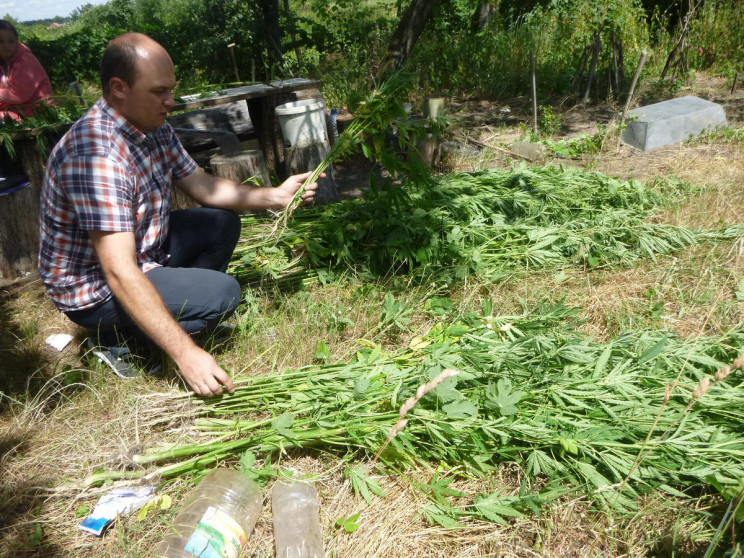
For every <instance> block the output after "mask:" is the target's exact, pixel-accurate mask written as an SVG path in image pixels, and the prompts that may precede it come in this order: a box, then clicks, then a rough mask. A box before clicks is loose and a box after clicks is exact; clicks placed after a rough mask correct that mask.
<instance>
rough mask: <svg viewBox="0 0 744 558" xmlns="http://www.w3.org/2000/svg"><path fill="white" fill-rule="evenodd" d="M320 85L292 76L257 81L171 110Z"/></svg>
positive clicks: (229, 101)
mask: <svg viewBox="0 0 744 558" xmlns="http://www.w3.org/2000/svg"><path fill="white" fill-rule="evenodd" d="M321 85H323V82H321V81H319V80H311V79H304V78H293V79H287V80H281V81H272V82H271V83H268V84H267V83H259V84H256V85H246V86H243V87H232V88H230V89H225V94H224V95H215V96H214V97H206V98H204V99H194V100H193V101H186V102H184V103H178V104H176V106H175V107H173V112H177V111H180V110H188V109H194V108H202V107H213V106H217V105H224V104H226V103H232V102H234V101H242V100H248V99H257V98H260V97H266V96H267V95H278V94H280V93H291V92H292V91H299V90H301V89H311V88H313V87H320V86H321Z"/></svg>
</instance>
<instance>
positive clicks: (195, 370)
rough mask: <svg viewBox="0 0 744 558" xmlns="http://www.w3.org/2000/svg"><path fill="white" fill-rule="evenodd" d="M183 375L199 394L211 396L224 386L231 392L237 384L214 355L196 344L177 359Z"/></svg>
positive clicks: (218, 393) (217, 393)
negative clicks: (234, 383)
mask: <svg viewBox="0 0 744 558" xmlns="http://www.w3.org/2000/svg"><path fill="white" fill-rule="evenodd" d="M176 364H177V365H178V368H179V369H180V370H181V375H182V376H183V377H184V379H185V380H186V381H187V382H188V384H189V385H190V386H191V389H193V390H194V393H196V394H197V395H203V396H205V397H209V396H211V395H220V394H221V393H222V386H225V388H227V391H229V392H230V393H232V392H234V391H235V386H234V385H233V383H232V380H231V379H230V376H228V375H227V372H225V371H224V370H223V369H222V368H220V366H219V365H218V364H217V361H216V360H214V357H213V356H212V355H210V354H209V353H208V352H206V351H205V350H203V349H201V348H199V347H196V346H194V348H193V349H192V350H190V351H189V352H188V353H187V354H185V355H183V357H182V358H179V359H178V361H176Z"/></svg>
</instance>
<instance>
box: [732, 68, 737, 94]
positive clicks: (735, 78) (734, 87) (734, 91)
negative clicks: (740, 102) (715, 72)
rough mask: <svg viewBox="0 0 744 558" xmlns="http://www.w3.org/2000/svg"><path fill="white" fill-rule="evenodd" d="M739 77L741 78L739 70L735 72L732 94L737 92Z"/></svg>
mask: <svg viewBox="0 0 744 558" xmlns="http://www.w3.org/2000/svg"><path fill="white" fill-rule="evenodd" d="M738 79H739V72H736V73H735V74H734V84H733V85H732V86H731V94H732V95H733V94H734V93H736V82H737V81H738Z"/></svg>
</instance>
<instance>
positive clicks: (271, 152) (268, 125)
mask: <svg viewBox="0 0 744 558" xmlns="http://www.w3.org/2000/svg"><path fill="white" fill-rule="evenodd" d="M247 103H248V113H249V115H250V117H251V123H252V124H253V128H254V129H255V130H256V134H257V135H258V141H259V143H260V144H261V150H262V151H263V153H264V159H265V160H266V166H267V167H268V168H270V169H274V170H276V171H277V172H279V170H280V169H278V168H277V167H278V165H279V164H280V160H279V153H278V151H279V148H278V146H277V143H276V134H275V133H274V127H275V123H274V119H275V114H276V113H275V108H276V95H268V96H266V97H261V98H258V99H248V100H247ZM280 174H281V173H280Z"/></svg>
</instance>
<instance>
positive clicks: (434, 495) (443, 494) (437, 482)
mask: <svg viewBox="0 0 744 558" xmlns="http://www.w3.org/2000/svg"><path fill="white" fill-rule="evenodd" d="M439 473H440V471H439V470H437V471H436V472H435V473H434V476H433V477H432V479H431V481H430V482H428V483H423V484H420V485H418V486H419V488H420V489H421V490H423V492H424V493H425V494H426V495H427V496H429V498H431V499H432V500H433V501H434V502H436V503H438V504H439V505H442V506H450V505H451V504H450V502H449V500H448V499H447V496H453V497H455V498H465V497H467V494H465V493H464V492H462V491H460V490H455V489H453V488H449V485H450V484H452V481H453V480H454V477H448V478H440V477H439Z"/></svg>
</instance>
